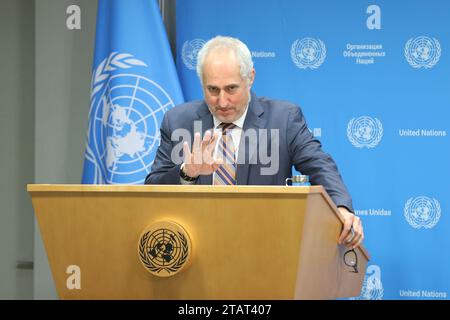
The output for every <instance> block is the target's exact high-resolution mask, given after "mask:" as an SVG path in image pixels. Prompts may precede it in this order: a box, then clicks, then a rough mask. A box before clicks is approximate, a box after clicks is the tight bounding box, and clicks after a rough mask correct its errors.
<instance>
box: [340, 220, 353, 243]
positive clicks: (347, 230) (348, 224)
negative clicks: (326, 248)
mask: <svg viewBox="0 0 450 320" xmlns="http://www.w3.org/2000/svg"><path fill="white" fill-rule="evenodd" d="M352 222H353V221H352V220H351V219H347V220H345V222H344V228H343V230H342V232H341V236H340V237H339V244H342V243H343V241H346V240H348V239H349V237H352V234H351V230H352V229H351V228H352Z"/></svg>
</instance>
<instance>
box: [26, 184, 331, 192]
mask: <svg viewBox="0 0 450 320" xmlns="http://www.w3.org/2000/svg"><path fill="white" fill-rule="evenodd" d="M27 191H28V192H161V193H165V192H182V193H199V192H200V193H201V192H207V193H237V192H239V193H272V194H273V193H283V194H311V193H324V189H323V187H322V186H308V187H291V186H212V185H198V186H197V185H120V184H114V185H105V184H101V185H100V184H28V185H27Z"/></svg>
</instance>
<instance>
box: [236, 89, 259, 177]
mask: <svg viewBox="0 0 450 320" xmlns="http://www.w3.org/2000/svg"><path fill="white" fill-rule="evenodd" d="M263 114H264V109H263V108H262V106H261V105H260V104H259V102H258V98H257V97H256V95H255V94H253V93H252V98H251V101H250V104H249V106H248V111H247V116H246V117H245V121H244V127H243V128H242V129H243V130H242V135H241V140H240V142H239V151H238V165H237V171H236V178H237V184H238V185H247V184H248V177H249V171H250V163H254V162H255V160H253V158H254V157H257V156H258V154H257V150H258V144H256V143H248V142H247V143H246V142H245V132H248V130H255V132H256V136H257V139H258V141H259V130H258V129H261V128H264V126H265V123H266V120H265V119H264V117H263ZM249 136H251V135H249ZM245 149H247V150H248V153H246V150H245ZM252 160H253V162H252Z"/></svg>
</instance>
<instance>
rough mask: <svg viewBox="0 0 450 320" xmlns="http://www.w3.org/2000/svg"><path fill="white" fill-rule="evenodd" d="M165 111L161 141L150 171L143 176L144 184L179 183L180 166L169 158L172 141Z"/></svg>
mask: <svg viewBox="0 0 450 320" xmlns="http://www.w3.org/2000/svg"><path fill="white" fill-rule="evenodd" d="M170 132H171V131H170V125H169V117H168V115H167V113H166V114H165V115H164V118H163V121H162V124H161V143H160V145H159V147H158V151H157V153H156V157H155V161H154V162H153V165H152V169H151V172H150V173H149V174H148V175H147V177H146V178H145V184H180V167H181V164H179V165H176V164H175V163H173V162H172V160H171V153H172V148H173V145H172V141H171V139H170Z"/></svg>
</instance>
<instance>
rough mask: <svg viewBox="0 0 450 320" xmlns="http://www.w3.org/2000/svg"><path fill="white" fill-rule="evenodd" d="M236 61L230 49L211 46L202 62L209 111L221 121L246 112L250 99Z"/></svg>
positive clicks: (247, 88) (246, 82)
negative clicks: (212, 47) (216, 48)
mask: <svg viewBox="0 0 450 320" xmlns="http://www.w3.org/2000/svg"><path fill="white" fill-rule="evenodd" d="M239 71H240V69H239V62H238V60H237V59H236V57H235V55H234V52H232V51H230V50H219V49H218V50H213V51H212V52H210V53H209V54H208V55H207V57H206V59H205V62H204V65H203V94H204V97H205V101H206V104H207V105H208V107H209V110H210V111H211V113H212V114H213V115H214V116H215V117H216V118H217V119H219V121H221V122H225V123H230V122H233V121H235V120H237V119H239V118H240V117H241V116H242V115H243V114H244V112H245V109H246V107H247V104H248V102H249V99H250V88H251V85H252V84H253V80H254V74H255V71H254V70H253V71H252V76H251V79H250V81H247V80H244V79H242V78H241V75H240V73H239Z"/></svg>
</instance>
